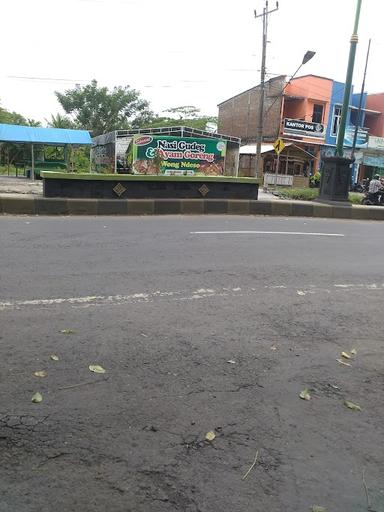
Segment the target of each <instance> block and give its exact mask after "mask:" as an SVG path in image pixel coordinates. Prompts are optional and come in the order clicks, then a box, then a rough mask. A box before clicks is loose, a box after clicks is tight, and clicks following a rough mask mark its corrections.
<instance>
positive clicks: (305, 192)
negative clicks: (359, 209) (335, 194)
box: [278, 188, 363, 204]
mask: <svg viewBox="0 0 384 512" xmlns="http://www.w3.org/2000/svg"><path fill="white" fill-rule="evenodd" d="M278 194H279V196H280V197H281V198H282V199H293V200H298V201H313V200H314V199H316V198H317V197H318V195H319V189H318V188H279V189H278ZM362 197H363V194H359V193H358V192H350V193H349V201H350V202H351V203H352V204H361V199H362Z"/></svg>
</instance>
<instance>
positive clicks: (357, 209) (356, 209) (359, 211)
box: [351, 205, 372, 220]
mask: <svg viewBox="0 0 384 512" xmlns="http://www.w3.org/2000/svg"><path fill="white" fill-rule="evenodd" d="M370 210H371V209H370V207H369V206H363V205H361V206H360V205H353V206H352V212H351V219H355V220H369V219H371V218H372V217H371V211H370Z"/></svg>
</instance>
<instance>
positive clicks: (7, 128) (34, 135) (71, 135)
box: [0, 124, 92, 145]
mask: <svg viewBox="0 0 384 512" xmlns="http://www.w3.org/2000/svg"><path fill="white" fill-rule="evenodd" d="M0 142H29V143H35V144H57V145H59V144H73V145H86V144H89V145H91V144H92V139H91V136H90V134H89V132H88V131H87V130H63V129H61V128H35V127H33V126H21V125H16V124H0Z"/></svg>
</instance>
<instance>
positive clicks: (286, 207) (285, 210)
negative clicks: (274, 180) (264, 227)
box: [271, 201, 292, 217]
mask: <svg viewBox="0 0 384 512" xmlns="http://www.w3.org/2000/svg"><path fill="white" fill-rule="evenodd" d="M271 204H272V209H271V214H272V215H281V216H283V217H289V216H290V215H292V202H291V201H271Z"/></svg>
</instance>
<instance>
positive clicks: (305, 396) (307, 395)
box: [299, 388, 311, 400]
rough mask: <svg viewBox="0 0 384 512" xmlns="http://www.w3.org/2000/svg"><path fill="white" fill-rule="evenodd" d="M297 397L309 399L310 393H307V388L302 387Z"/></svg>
mask: <svg viewBox="0 0 384 512" xmlns="http://www.w3.org/2000/svg"><path fill="white" fill-rule="evenodd" d="M299 397H300V398H301V399H302V400H310V399H311V395H310V394H309V391H308V389H307V388H305V389H303V391H302V392H301V393H300V395H299Z"/></svg>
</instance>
